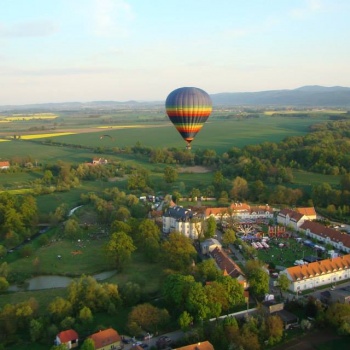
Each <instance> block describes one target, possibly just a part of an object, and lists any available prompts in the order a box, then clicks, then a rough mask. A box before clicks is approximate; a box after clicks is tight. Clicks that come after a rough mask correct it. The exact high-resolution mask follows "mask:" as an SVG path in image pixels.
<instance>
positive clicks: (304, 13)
mask: <svg viewBox="0 0 350 350" xmlns="http://www.w3.org/2000/svg"><path fill="white" fill-rule="evenodd" d="M323 7H324V5H323V3H322V1H321V0H305V5H304V6H302V7H298V8H294V9H292V10H291V11H290V13H289V15H290V16H291V17H292V18H294V19H298V20H303V19H306V18H308V17H309V16H310V15H312V14H313V13H315V12H318V11H320V10H322V9H323Z"/></svg>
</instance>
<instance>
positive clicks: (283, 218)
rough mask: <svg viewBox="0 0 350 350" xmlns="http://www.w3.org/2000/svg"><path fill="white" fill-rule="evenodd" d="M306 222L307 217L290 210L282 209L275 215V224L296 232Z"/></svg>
mask: <svg viewBox="0 0 350 350" xmlns="http://www.w3.org/2000/svg"><path fill="white" fill-rule="evenodd" d="M305 220H307V216H305V215H304V214H301V213H298V212H296V211H294V210H292V209H287V208H286V209H282V210H281V211H280V212H279V213H278V215H277V223H278V224H280V225H283V226H290V227H291V228H293V230H296V231H298V230H299V227H300V226H301V225H302V224H303V223H304V221H305Z"/></svg>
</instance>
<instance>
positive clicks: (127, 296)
mask: <svg viewBox="0 0 350 350" xmlns="http://www.w3.org/2000/svg"><path fill="white" fill-rule="evenodd" d="M121 294H122V299H123V301H124V303H125V305H127V306H133V305H136V304H137V303H138V302H139V301H140V299H141V287H140V285H139V284H137V283H134V282H131V281H128V282H126V283H125V284H124V285H123V287H122V289H121Z"/></svg>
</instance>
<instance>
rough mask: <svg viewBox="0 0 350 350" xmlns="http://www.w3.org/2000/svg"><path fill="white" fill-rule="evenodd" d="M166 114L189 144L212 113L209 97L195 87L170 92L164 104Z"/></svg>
mask: <svg viewBox="0 0 350 350" xmlns="http://www.w3.org/2000/svg"><path fill="white" fill-rule="evenodd" d="M165 107H166V112H167V115H168V117H169V119H170V121H171V122H172V123H173V124H174V126H175V127H176V129H177V130H178V132H179V133H180V135H181V136H182V138H183V139H184V140H186V141H187V143H190V142H191V141H192V140H193V139H194V137H195V136H196V134H197V133H198V132H199V131H200V130H201V128H202V127H203V125H204V123H205V122H206V120H207V119H208V117H209V115H210V113H211V111H212V103H211V99H210V97H209V95H208V94H207V93H206V92H205V91H203V90H201V89H198V88H195V87H183V88H179V89H176V90H174V91H172V92H171V93H170V94H169V95H168V97H167V99H166V102H165Z"/></svg>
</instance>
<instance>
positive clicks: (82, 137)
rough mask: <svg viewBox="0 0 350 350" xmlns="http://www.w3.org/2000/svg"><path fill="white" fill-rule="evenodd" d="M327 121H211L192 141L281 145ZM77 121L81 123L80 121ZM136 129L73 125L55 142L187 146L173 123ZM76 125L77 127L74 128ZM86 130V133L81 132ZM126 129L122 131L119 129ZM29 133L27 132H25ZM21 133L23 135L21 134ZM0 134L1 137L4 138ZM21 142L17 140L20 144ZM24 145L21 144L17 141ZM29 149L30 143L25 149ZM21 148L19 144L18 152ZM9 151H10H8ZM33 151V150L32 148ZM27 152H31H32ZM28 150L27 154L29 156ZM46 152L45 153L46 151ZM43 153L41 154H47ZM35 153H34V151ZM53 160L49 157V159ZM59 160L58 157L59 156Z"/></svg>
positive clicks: (223, 147)
mask: <svg viewBox="0 0 350 350" xmlns="http://www.w3.org/2000/svg"><path fill="white" fill-rule="evenodd" d="M326 120H327V118H326V117H325V116H323V115H322V116H319V117H317V118H316V117H315V118H298V119H296V118H290V117H288V116H286V117H268V116H261V117H260V118H251V119H246V120H225V121H222V120H215V119H213V120H210V119H209V121H208V122H207V123H206V124H205V126H204V127H203V129H202V130H201V131H200V133H199V134H198V135H197V137H196V139H195V141H194V142H193V145H192V146H193V150H196V149H199V148H202V149H203V148H210V149H214V150H216V152H217V153H218V154H221V153H223V152H226V151H227V150H228V149H230V148H231V147H243V146H245V145H249V144H258V143H261V142H265V141H269V142H279V141H281V140H283V139H284V138H285V137H287V136H294V135H304V134H306V133H307V132H308V127H309V126H310V125H312V124H315V123H318V122H324V121H326ZM77 122H78V121H77ZM135 124H136V125H135V126H134V127H130V126H132V125H131V124H130V123H125V125H124V127H123V125H119V129H117V128H116V127H115V124H114V123H113V120H111V124H110V126H112V128H110V127H109V128H108V127H107V129H106V128H103V129H102V128H99V127H102V126H104V125H103V124H100V125H95V126H94V128H92V129H91V132H89V127H88V126H87V125H84V124H80V125H76V124H75V125H74V124H70V126H67V127H69V128H70V129H67V128H66V129H65V128H61V129H59V130H58V129H57V130H56V131H55V132H74V133H77V134H76V135H67V136H55V138H53V139H52V140H53V141H55V142H62V143H69V144H74V145H82V146H91V147H108V148H113V147H119V148H123V147H126V146H134V145H135V144H136V143H137V142H140V143H141V145H143V146H148V147H154V148H162V147H179V148H182V147H184V146H185V143H184V141H183V140H182V138H181V137H180V135H179V134H178V133H177V131H176V130H175V128H174V127H173V125H172V124H171V123H170V122H159V123H157V124H155V123H151V125H152V126H151V127H150V124H147V123H145V124H139V123H137V122H136V123H135ZM73 125H74V126H73ZM79 127H80V129H82V128H83V129H84V132H83V133H79ZM120 127H123V128H120ZM26 133H27V132H26ZM106 133H108V134H109V135H110V136H111V137H113V139H114V140H112V139H110V138H104V139H102V140H101V139H100V136H102V135H103V134H106ZM19 134H21V133H19ZM1 136H2V135H1V132H0V137H1ZM43 138H44V139H50V137H49V136H45V135H44V136H43ZM17 142H18V141H17ZM18 143H19V144H21V142H18ZM22 146H23V147H24V148H25V149H27V147H30V146H27V144H26V145H25V146H24V145H22ZM18 148H20V147H19V145H17V147H16V149H18ZM7 150H8V151H7ZM29 150H30V149H29ZM29 150H28V151H29ZM28 151H27V152H26V153H27V154H28ZM0 152H1V154H3V157H4V156H9V157H11V156H13V148H12V147H10V145H9V143H8V142H6V145H4V143H0ZM45 152H46V151H45ZM45 152H40V151H38V153H39V154H40V153H45ZM31 153H32V154H35V153H34V152H31ZM47 158H50V157H47ZM56 158H57V157H56Z"/></svg>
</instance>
